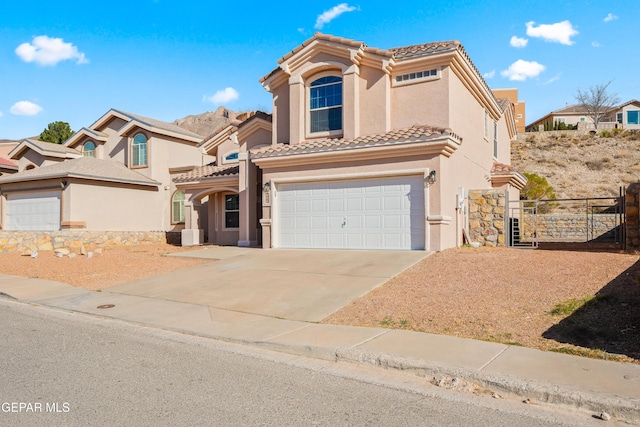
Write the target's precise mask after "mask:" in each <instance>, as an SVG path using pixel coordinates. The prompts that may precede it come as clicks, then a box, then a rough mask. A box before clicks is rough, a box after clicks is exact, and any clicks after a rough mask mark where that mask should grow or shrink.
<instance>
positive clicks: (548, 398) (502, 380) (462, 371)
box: [3, 294, 640, 425]
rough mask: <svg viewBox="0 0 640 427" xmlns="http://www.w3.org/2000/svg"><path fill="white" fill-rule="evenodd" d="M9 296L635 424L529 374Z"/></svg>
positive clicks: (608, 397) (611, 405)
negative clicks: (221, 331)
mask: <svg viewBox="0 0 640 427" xmlns="http://www.w3.org/2000/svg"><path fill="white" fill-rule="evenodd" d="M3 296H7V297H10V298H11V300H13V301H16V302H20V303H23V304H33V305H38V306H43V307H48V308H53V309H57V310H62V311H66V312H72V313H81V314H85V315H89V316H92V317H96V318H104V319H109V320H117V321H121V322H125V323H129V324H135V325H141V326H146V327H151V328H157V329H162V330H167V331H173V332H178V333H185V334H189V335H194V336H199V337H203V338H208V339H215V340H219V341H224V342H229V343H235V344H240V345H246V346H252V347H259V348H262V349H266V350H271V351H276V352H280V353H287V354H293V355H297V356H303V357H309V358H314V359H320V360H325V361H331V362H346V363H353V364H360V365H368V366H374V367H378V368H383V369H393V370H397V371H400V372H406V373H410V374H413V375H416V376H417V377H420V378H425V380H426V381H428V382H429V383H431V384H433V385H435V386H439V387H443V388H449V389H455V390H461V391H474V392H481V393H484V394H490V395H493V396H494V397H509V398H515V399H521V400H523V401H527V403H530V404H540V403H543V404H549V405H556V406H560V407H566V408H568V409H572V410H579V411H582V412H586V411H588V412H591V414H592V415H599V414H600V413H602V412H606V413H607V414H609V415H610V416H611V417H613V418H614V419H617V420H619V421H622V422H626V423H629V424H634V425H640V399H635V398H628V397H620V396H617V395H613V394H609V393H598V392H592V391H583V390H579V389H576V388H571V387H568V386H558V385H550V384H548V383H543V382H539V381H535V380H531V379H526V378H520V377H515V376H510V375H506V374H504V375H500V374H487V373H484V372H482V371H481V370H474V369H466V368H460V367H455V366H447V365H435V364H434V363H433V362H430V361H428V360H424V359H414V358H409V357H404V356H398V355H393V354H388V353H381V352H374V351H370V350H363V349H359V348H355V347H322V346H313V345H294V344H282V343H274V342H269V341H255V340H247V339H241V338H233V337H228V336H220V335H213V334H203V333H197V332H193V331H190V330H188V329H183V328H168V327H166V326H161V325H156V324H153V323H151V322H139V321H132V320H126V319H122V318H119V317H111V316H106V315H100V314H95V313H91V312H86V311H81V310H74V309H68V308H60V307H56V306H54V305H48V304H44V303H42V302H34V301H27V300H17V299H15V298H13V297H11V296H10V295H6V294H4V295H3Z"/></svg>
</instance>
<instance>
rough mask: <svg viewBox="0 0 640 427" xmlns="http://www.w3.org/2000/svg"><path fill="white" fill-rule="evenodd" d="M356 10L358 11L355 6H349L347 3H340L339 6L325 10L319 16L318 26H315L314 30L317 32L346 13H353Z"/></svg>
mask: <svg viewBox="0 0 640 427" xmlns="http://www.w3.org/2000/svg"><path fill="white" fill-rule="evenodd" d="M354 10H356V8H355V7H354V6H349V5H348V4H347V3H340V4H339V5H337V6H334V7H332V8H331V9H329V10H325V11H324V12H323V13H322V14H321V15H318V19H316V25H314V28H315V29H316V30H320V29H322V27H323V26H324V24H328V23H329V22H331V21H333V20H334V19H336V18H337V17H338V16H340V15H342V14H343V13H345V12H353V11H354Z"/></svg>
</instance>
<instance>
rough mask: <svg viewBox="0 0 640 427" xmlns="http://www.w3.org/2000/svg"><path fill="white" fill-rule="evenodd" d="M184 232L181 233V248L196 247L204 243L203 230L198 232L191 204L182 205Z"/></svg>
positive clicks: (194, 211)
mask: <svg viewBox="0 0 640 427" xmlns="http://www.w3.org/2000/svg"><path fill="white" fill-rule="evenodd" d="M184 227H185V228H184V230H182V231H181V235H180V237H181V244H182V246H196V245H201V244H202V243H204V230H199V229H198V228H197V227H198V217H197V212H196V210H195V208H194V206H193V202H191V203H185V204H184Z"/></svg>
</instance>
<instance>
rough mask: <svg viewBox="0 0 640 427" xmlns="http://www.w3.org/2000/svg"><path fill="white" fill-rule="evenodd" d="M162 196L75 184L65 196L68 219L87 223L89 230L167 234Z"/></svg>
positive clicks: (143, 190)
mask: <svg viewBox="0 0 640 427" xmlns="http://www.w3.org/2000/svg"><path fill="white" fill-rule="evenodd" d="M161 191H162V190H161ZM158 196H159V193H158V191H153V190H147V189H140V188H135V187H122V186H116V185H108V184H107V185H92V184H89V183H79V182H74V183H71V184H70V185H69V188H68V189H67V191H66V192H65V199H66V200H67V203H68V210H69V211H68V213H65V216H67V217H68V218H69V221H72V222H74V221H79V222H85V223H86V228H87V229H88V230H114V231H166V230H167V229H166V228H165V224H164V222H165V221H164V218H163V209H162V206H161V205H162V203H163V202H162V197H158Z"/></svg>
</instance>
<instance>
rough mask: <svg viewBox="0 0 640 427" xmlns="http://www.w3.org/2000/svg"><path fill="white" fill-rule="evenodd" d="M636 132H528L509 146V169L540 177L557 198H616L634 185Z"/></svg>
mask: <svg viewBox="0 0 640 427" xmlns="http://www.w3.org/2000/svg"><path fill="white" fill-rule="evenodd" d="M639 145H640V131H601V133H599V134H589V133H588V132H585V131H554V132H530V133H525V134H520V135H518V138H517V140H514V141H512V142H511V164H512V165H513V166H515V167H516V168H517V169H518V171H520V172H528V173H535V174H538V175H540V176H544V177H545V178H547V180H548V181H549V184H551V185H552V186H553V188H554V189H555V193H556V196H557V197H558V198H579V197H608V196H617V195H618V189H619V187H620V186H627V185H629V184H630V183H633V182H640V150H639V149H638V148H639V147H638V146H639Z"/></svg>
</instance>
